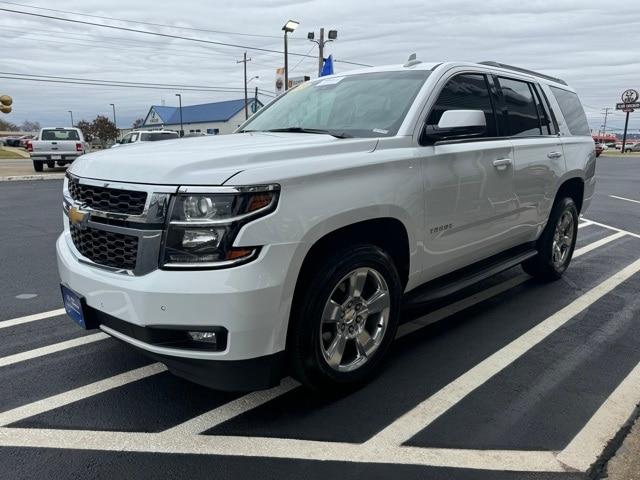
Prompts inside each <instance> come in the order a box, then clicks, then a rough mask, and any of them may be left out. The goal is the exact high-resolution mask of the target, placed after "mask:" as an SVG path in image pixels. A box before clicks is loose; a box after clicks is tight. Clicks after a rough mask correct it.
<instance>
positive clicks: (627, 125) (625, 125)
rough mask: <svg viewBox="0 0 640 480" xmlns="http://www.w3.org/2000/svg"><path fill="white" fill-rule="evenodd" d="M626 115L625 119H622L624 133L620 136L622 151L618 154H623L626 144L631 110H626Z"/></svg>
mask: <svg viewBox="0 0 640 480" xmlns="http://www.w3.org/2000/svg"><path fill="white" fill-rule="evenodd" d="M626 113H627V117H626V118H625V119H624V133H623V134H622V149H621V150H620V153H622V154H624V153H625V152H624V149H625V148H626V144H627V128H628V127H629V113H631V109H627V111H626Z"/></svg>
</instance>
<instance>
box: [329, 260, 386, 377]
mask: <svg viewBox="0 0 640 480" xmlns="http://www.w3.org/2000/svg"><path fill="white" fill-rule="evenodd" d="M390 311H391V295H390V294H389V287H388V286H387V282H386V281H385V279H384V277H383V276H382V275H381V274H380V273H379V272H377V271H376V270H374V269H373V268H358V269H356V270H353V271H352V272H350V273H349V274H347V275H345V276H344V277H343V278H342V279H341V280H340V281H339V282H338V284H337V285H336V286H335V288H334V289H333V291H332V292H331V295H329V299H328V300H327V302H326V304H325V307H324V310H323V312H322V321H321V322H320V350H321V351H322V356H323V357H324V359H325V361H326V362H327V364H328V365H329V366H330V367H331V368H332V369H333V370H336V371H338V372H351V371H353V370H356V369H358V368H360V367H362V366H363V365H364V364H365V363H367V362H368V361H369V359H370V358H371V357H372V356H373V354H374V353H375V352H376V351H377V350H378V348H379V347H380V345H381V343H382V340H383V339H384V336H385V333H386V331H387V326H388V324H389V313H390Z"/></svg>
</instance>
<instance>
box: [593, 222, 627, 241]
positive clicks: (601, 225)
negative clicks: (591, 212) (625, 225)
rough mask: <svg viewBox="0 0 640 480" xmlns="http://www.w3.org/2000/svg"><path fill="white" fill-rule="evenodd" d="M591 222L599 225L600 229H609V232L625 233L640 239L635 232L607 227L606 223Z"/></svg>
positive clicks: (611, 226)
mask: <svg viewBox="0 0 640 480" xmlns="http://www.w3.org/2000/svg"><path fill="white" fill-rule="evenodd" d="M589 221H590V222H591V223H593V224H594V225H598V226H599V227H604V228H608V229H609V230H615V231H616V232H624V233H626V234H627V235H631V236H632V237H636V238H640V235H639V234H637V233H633V232H630V231H628V230H623V229H621V228H618V227H614V226H613V225H607V224H606V223H600V222H596V221H595V220H589Z"/></svg>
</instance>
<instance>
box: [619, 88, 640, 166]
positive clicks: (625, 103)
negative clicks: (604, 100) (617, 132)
mask: <svg viewBox="0 0 640 480" xmlns="http://www.w3.org/2000/svg"><path fill="white" fill-rule="evenodd" d="M639 96H640V95H638V91H637V90H634V89H633V88H628V89H626V90H625V91H624V92H622V103H616V110H622V111H623V112H625V113H626V114H627V115H626V117H625V119H624V133H623V134H622V150H621V151H620V152H621V153H624V149H625V145H626V144H627V128H628V127H629V114H630V113H631V112H633V110H634V109H635V108H640V103H639V102H638V97H639Z"/></svg>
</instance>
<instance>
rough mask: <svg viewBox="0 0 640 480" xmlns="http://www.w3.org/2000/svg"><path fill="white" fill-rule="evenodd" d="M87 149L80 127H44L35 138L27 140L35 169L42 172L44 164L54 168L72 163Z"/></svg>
mask: <svg viewBox="0 0 640 480" xmlns="http://www.w3.org/2000/svg"><path fill="white" fill-rule="evenodd" d="M86 149H87V146H86V144H85V141H84V136H83V135H82V131H81V130H80V129H79V128H63V127H55V128H43V129H41V130H40V133H39V134H38V137H37V138H36V139H35V140H29V141H28V142H27V151H28V152H29V154H30V155H31V160H32V161H33V169H34V170H35V171H36V172H41V171H42V170H43V168H44V164H45V163H46V164H47V167H49V168H53V167H55V165H56V164H58V165H59V166H64V165H67V164H69V163H72V162H73V161H74V160H75V159H76V158H78V157H79V156H80V155H83V154H84V153H85V151H86Z"/></svg>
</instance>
